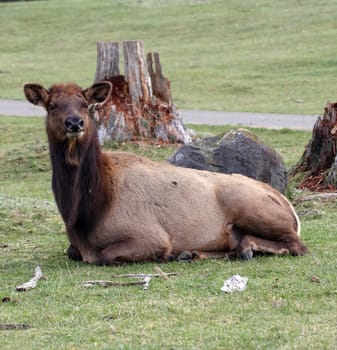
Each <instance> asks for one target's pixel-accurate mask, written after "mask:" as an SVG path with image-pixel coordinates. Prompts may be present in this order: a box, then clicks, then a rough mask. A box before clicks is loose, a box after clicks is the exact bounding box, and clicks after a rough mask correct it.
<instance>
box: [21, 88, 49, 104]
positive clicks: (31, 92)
mask: <svg viewBox="0 0 337 350" xmlns="http://www.w3.org/2000/svg"><path fill="white" fill-rule="evenodd" d="M23 92H24V93H25V95H26V98H27V100H28V101H29V102H30V103H32V104H33V105H39V106H42V107H44V108H47V105H48V101H49V91H48V90H46V89H45V88H44V87H43V86H42V85H39V84H31V83H26V84H25V85H24V86H23Z"/></svg>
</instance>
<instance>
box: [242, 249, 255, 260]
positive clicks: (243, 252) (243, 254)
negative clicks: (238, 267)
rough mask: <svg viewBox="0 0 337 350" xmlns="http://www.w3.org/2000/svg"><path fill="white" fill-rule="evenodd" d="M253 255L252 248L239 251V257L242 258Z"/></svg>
mask: <svg viewBox="0 0 337 350" xmlns="http://www.w3.org/2000/svg"><path fill="white" fill-rule="evenodd" d="M252 257H253V250H252V249H246V250H244V251H242V252H241V254H240V258H241V259H242V260H250V259H251V258H252Z"/></svg>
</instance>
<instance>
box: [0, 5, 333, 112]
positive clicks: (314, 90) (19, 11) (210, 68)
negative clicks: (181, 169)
mask: <svg viewBox="0 0 337 350" xmlns="http://www.w3.org/2000/svg"><path fill="white" fill-rule="evenodd" d="M336 7H337V5H336V1H334V0H320V1H316V0H306V1H304V0H297V1H294V0H283V1H278V0H246V1H237V0H225V1H224V0H185V1H183V0H141V1H136V0H133V1H131V0H126V1H121V0H116V1H108V0H100V1H91V0H82V1H78V0H67V1H66V0H49V1H27V2H26V1H22V2H11V3H8V2H7V3H0V22H1V31H0V52H1V60H0V98H15V99H23V95H22V91H21V87H22V84H23V83H24V82H26V81H35V82H41V83H42V84H43V85H48V84H51V83H53V82H56V81H68V80H74V81H76V82H78V83H79V84H80V85H83V86H87V85H89V84H91V83H92V80H93V78H94V74H95V68H96V42H97V41H119V42H122V41H123V40H142V41H143V42H144V45H145V50H146V51H152V52H153V51H157V52H159V53H160V55H161V61H162V65H163V69H164V74H165V75H166V76H167V77H168V78H169V79H170V80H171V83H172V84H171V85H172V92H173V96H174V99H175V102H176V104H177V106H178V107H179V108H194V109H210V110H228V111H251V112H280V113H298V114H314V115H318V114H321V113H322V110H323V107H324V105H325V102H326V100H327V99H330V100H332V101H334V100H335V98H336V88H335V84H336V82H335V75H336V74H335V73H336V67H337V58H336V57H337V47H336V45H335V38H336V20H335V12H336Z"/></svg>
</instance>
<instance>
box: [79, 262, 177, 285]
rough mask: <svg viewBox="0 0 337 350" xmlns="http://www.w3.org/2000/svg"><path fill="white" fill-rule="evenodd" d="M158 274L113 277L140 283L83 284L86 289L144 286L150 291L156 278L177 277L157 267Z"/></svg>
mask: <svg viewBox="0 0 337 350" xmlns="http://www.w3.org/2000/svg"><path fill="white" fill-rule="evenodd" d="M155 269H156V271H158V273H155V274H153V273H129V274H123V275H113V276H112V278H137V279H140V281H139V280H138V281H132V282H115V281H104V280H96V281H86V282H84V283H83V287H84V288H89V287H93V286H101V287H111V286H112V287H125V286H143V289H149V283H150V281H151V279H152V278H154V277H164V278H165V279H168V276H175V275H176V273H175V272H168V273H166V272H164V271H163V270H162V269H161V268H160V267H158V266H156V267H155Z"/></svg>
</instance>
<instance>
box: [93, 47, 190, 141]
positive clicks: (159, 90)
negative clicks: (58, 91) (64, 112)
mask: <svg viewBox="0 0 337 350" xmlns="http://www.w3.org/2000/svg"><path fill="white" fill-rule="evenodd" d="M123 55H124V75H121V74H120V72H119V43H118V42H104V43H102V42H99V43H97V65H96V74H95V82H97V81H100V80H108V81H110V82H111V83H112V87H113V88H112V94H111V96H110V98H108V99H107V101H104V102H103V103H101V104H97V105H95V106H91V107H90V108H91V111H92V113H93V115H94V119H95V121H96V123H97V128H98V133H99V141H100V143H101V144H103V143H104V141H105V140H113V141H117V142H128V141H143V142H156V143H159V144H164V143H165V144H167V143H182V144H186V143H189V142H191V137H190V135H189V133H188V132H187V130H186V128H185V127H184V125H183V122H182V117H181V115H180V113H179V111H178V110H177V109H176V107H175V105H174V103H173V99H172V95H171V89H170V82H169V80H168V79H167V78H165V77H164V76H163V74H162V67H161V64H160V60H159V54H158V53H155V54H154V62H155V64H154V67H153V59H152V53H148V54H147V55H146V57H145V53H144V47H143V43H142V42H140V41H125V42H124V43H123Z"/></svg>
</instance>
